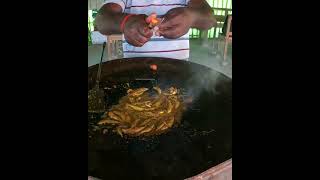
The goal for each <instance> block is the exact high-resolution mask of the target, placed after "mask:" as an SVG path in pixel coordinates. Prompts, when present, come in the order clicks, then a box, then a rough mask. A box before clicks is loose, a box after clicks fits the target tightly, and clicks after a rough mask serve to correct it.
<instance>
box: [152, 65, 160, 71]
mask: <svg viewBox="0 0 320 180" xmlns="http://www.w3.org/2000/svg"><path fill="white" fill-rule="evenodd" d="M150 68H151V69H152V70H153V71H156V70H157V69H158V66H157V65H156V64H151V65H150Z"/></svg>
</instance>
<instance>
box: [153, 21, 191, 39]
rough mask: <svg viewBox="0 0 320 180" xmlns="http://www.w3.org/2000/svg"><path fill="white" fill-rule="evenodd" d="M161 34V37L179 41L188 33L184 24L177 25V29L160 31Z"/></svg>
mask: <svg viewBox="0 0 320 180" xmlns="http://www.w3.org/2000/svg"><path fill="white" fill-rule="evenodd" d="M159 32H160V35H161V36H163V37H165V38H168V39H177V38H179V37H181V36H183V35H184V34H186V33H187V32H188V31H187V30H186V28H185V27H184V26H183V25H182V24H177V25H175V27H172V28H167V29H164V30H160V31H159Z"/></svg>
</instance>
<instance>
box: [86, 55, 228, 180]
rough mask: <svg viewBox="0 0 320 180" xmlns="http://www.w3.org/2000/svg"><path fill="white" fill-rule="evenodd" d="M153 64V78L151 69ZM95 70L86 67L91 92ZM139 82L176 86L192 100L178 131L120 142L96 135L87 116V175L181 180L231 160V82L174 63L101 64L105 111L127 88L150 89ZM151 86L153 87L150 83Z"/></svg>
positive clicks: (204, 70)
mask: <svg viewBox="0 0 320 180" xmlns="http://www.w3.org/2000/svg"><path fill="white" fill-rule="evenodd" d="M150 64H156V65H157V66H158V71H157V73H153V72H152V71H151V70H150V68H149V66H150ZM96 72H97V65H95V66H91V67H89V74H88V77H89V84H88V87H89V89H90V88H92V87H93V85H94V82H95V77H96ZM137 78H154V79H156V80H157V84H158V85H159V86H160V87H161V88H166V87H170V86H177V87H179V88H182V89H183V92H184V95H186V96H192V97H193V99H194V101H193V102H192V104H191V106H189V107H188V109H187V110H186V111H185V112H184V115H183V118H182V122H181V124H180V126H178V127H176V128H173V129H171V130H170V131H169V132H167V133H165V134H162V135H159V136H155V137H148V138H121V137H120V136H119V135H117V134H115V133H112V132H110V131H109V132H107V133H106V134H102V133H101V131H100V130H94V127H95V124H96V122H97V121H98V120H99V117H100V116H99V114H90V113H89V116H88V121H89V139H88V160H89V162H88V163H89V164H88V175H90V176H94V177H97V178H101V179H105V180H111V179H117V180H119V179H137V180H143V179H153V180H157V179H159V180H160V179H161V180H162V179H166V180H167V179H175V180H179V179H184V178H188V177H191V176H194V175H197V174H199V173H201V172H203V171H205V170H207V169H209V168H211V167H214V166H216V165H218V164H219V163H222V162H224V161H226V160H228V159H231V158H232V138H231V135H232V133H231V130H232V80H231V79H230V78H228V77H226V76H225V75H223V74H221V73H219V72H216V71H214V70H212V69H210V68H208V67H205V66H202V65H199V64H195V63H191V62H187V61H182V60H174V59H165V58H132V59H119V60H112V61H108V62H105V63H104V64H103V67H102V75H101V82H102V84H101V86H102V87H111V89H108V90H106V92H105V93H106V95H107V97H106V101H107V104H108V106H110V105H112V104H116V103H117V102H118V99H119V98H120V97H121V96H123V95H125V92H126V89H125V84H126V83H129V85H130V86H131V87H133V88H135V87H139V86H150V82H148V81H143V82H142V81H138V80H135V79H137ZM152 83H154V82H152Z"/></svg>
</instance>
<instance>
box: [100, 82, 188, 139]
mask: <svg viewBox="0 0 320 180" xmlns="http://www.w3.org/2000/svg"><path fill="white" fill-rule="evenodd" d="M148 90H149V89H148V88H139V89H129V90H128V91H127V93H128V94H127V95H126V96H124V97H122V98H121V99H120V100H119V104H117V105H115V106H112V107H111V108H110V110H109V111H107V112H106V113H105V116H104V119H102V120H101V121H100V122H99V123H98V125H108V126H114V128H115V132H117V133H118V134H119V135H120V136H121V137H123V135H124V134H126V135H128V136H149V135H154V134H161V133H163V132H165V131H167V130H168V129H170V128H171V127H173V126H174V125H175V124H177V123H179V122H180V120H179V119H180V117H181V113H182V109H183V106H182V105H183V103H182V98H181V97H180V96H179V91H178V89H177V88H175V87H170V88H168V89H166V90H164V91H162V90H161V89H160V88H159V87H153V90H154V91H155V92H156V93H157V95H156V96H151V95H149V93H148Z"/></svg>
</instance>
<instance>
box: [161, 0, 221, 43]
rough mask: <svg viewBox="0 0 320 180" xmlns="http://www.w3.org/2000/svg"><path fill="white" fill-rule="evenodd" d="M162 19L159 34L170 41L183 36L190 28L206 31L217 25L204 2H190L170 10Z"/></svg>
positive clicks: (209, 8)
mask: <svg viewBox="0 0 320 180" xmlns="http://www.w3.org/2000/svg"><path fill="white" fill-rule="evenodd" d="M164 18H165V20H164V21H163V23H162V24H160V25H159V30H160V31H159V32H160V35H162V36H164V37H165V38H170V39H176V38H179V37H181V36H183V35H184V34H186V33H187V32H188V31H189V29H190V28H197V29H200V30H208V29H210V28H211V27H214V26H216V25H217V21H216V19H215V18H214V16H213V11H212V9H211V7H210V6H209V4H208V3H207V2H206V1H205V0H190V1H189V4H188V6H187V7H179V8H174V9H171V10H169V11H168V12H167V13H166V15H165V16H164Z"/></svg>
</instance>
